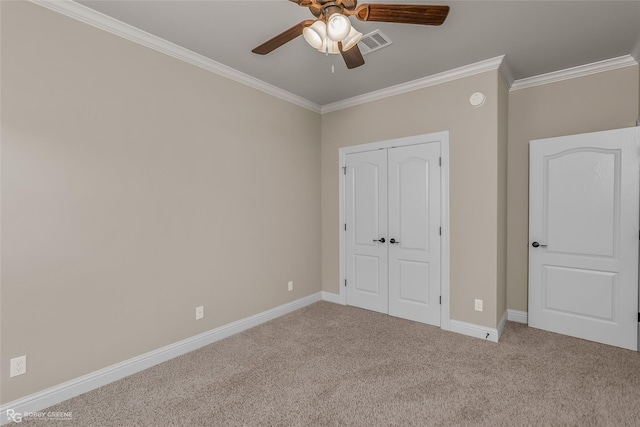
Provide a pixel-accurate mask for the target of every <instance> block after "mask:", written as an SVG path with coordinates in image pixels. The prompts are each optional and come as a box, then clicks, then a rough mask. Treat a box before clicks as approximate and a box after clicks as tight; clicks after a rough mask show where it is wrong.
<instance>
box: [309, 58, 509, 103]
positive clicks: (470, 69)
mask: <svg viewBox="0 0 640 427" xmlns="http://www.w3.org/2000/svg"><path fill="white" fill-rule="evenodd" d="M503 60H504V55H502V56H497V57H495V58H491V59H487V60H484V61H480V62H476V63H474V64H470V65H465V66H463V67H459V68H454V69H453V70H449V71H445V72H442V73H438V74H434V75H432V76H427V77H423V78H420V79H416V80H412V81H410V82H406V83H401V84H398V85H395V86H390V87H388V88H385V89H380V90H376V91H374V92H369V93H365V94H364V95H358V96H354V97H352V98H348V99H344V100H342V101H337V102H334V103H331V104H326V105H323V106H322V107H321V108H320V112H321V113H322V114H325V113H330V112H333V111H338V110H342V109H345V108H349V107H354V106H356V105H360V104H366V103H367V102H371V101H377V100H379V99H383V98H387V97H390V96H394V95H400V94H403V93H407V92H412V91H415V90H419V89H423V88H426V87H429V86H435V85H439V84H442V83H446V82H450V81H453V80H458V79H462V78H465V77H469V76H473V75H476V74H480V73H484V72H487V71H492V70H498V69H499V68H500V66H501V64H502V63H503ZM503 78H504V76H503Z"/></svg>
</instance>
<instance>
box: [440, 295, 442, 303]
mask: <svg viewBox="0 0 640 427" xmlns="http://www.w3.org/2000/svg"><path fill="white" fill-rule="evenodd" d="M440 305H442V295H440Z"/></svg>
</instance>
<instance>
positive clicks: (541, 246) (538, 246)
mask: <svg viewBox="0 0 640 427" xmlns="http://www.w3.org/2000/svg"><path fill="white" fill-rule="evenodd" d="M531 246H533V247H534V248H546V247H547V245H541V244H540V243H538V242H533V243H532V244H531Z"/></svg>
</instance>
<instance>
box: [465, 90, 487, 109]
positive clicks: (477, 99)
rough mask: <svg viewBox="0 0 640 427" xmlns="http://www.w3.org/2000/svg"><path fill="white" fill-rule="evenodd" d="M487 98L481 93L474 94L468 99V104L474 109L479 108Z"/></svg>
mask: <svg viewBox="0 0 640 427" xmlns="http://www.w3.org/2000/svg"><path fill="white" fill-rule="evenodd" d="M486 99H487V97H486V96H485V95H484V93H482V92H476V93H474V94H472V95H471V96H470V97H469V103H470V104H471V105H473V106H474V107H479V106H481V105H482V104H484V101H485V100H486Z"/></svg>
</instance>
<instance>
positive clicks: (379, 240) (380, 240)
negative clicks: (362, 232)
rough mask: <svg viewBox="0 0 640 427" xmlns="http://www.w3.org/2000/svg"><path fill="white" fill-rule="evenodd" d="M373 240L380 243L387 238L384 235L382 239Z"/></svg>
mask: <svg viewBox="0 0 640 427" xmlns="http://www.w3.org/2000/svg"><path fill="white" fill-rule="evenodd" d="M391 240H393V239H391ZM373 241H374V242H380V243H384V242H386V240H385V239H384V237H383V238H382V239H378V240H376V239H373Z"/></svg>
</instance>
